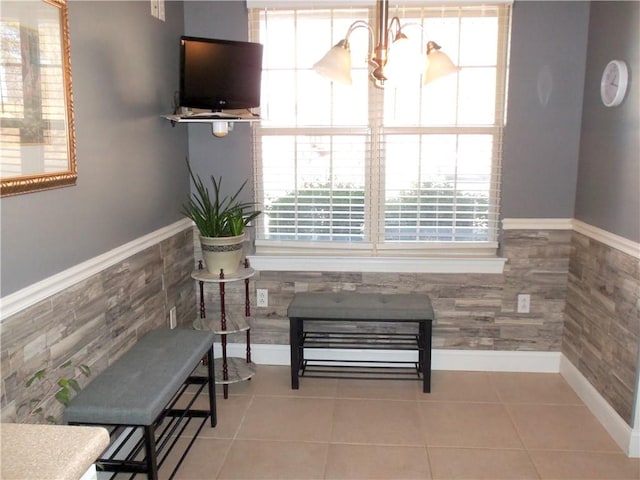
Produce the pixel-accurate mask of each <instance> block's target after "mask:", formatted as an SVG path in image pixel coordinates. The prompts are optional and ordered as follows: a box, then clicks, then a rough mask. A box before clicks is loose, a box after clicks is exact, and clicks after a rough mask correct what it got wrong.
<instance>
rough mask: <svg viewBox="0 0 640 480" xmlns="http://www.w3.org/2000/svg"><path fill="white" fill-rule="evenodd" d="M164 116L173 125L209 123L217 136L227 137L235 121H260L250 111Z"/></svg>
mask: <svg viewBox="0 0 640 480" xmlns="http://www.w3.org/2000/svg"><path fill="white" fill-rule="evenodd" d="M163 117H164V118H166V119H167V120H169V121H171V125H172V126H174V127H175V126H176V123H208V124H210V125H211V129H212V133H213V135H214V136H215V137H226V136H227V134H228V133H229V132H230V131H231V130H233V124H234V123H252V122H259V121H260V120H261V119H260V117H259V116H255V115H253V114H252V113H249V112H245V111H242V112H239V113H237V112H234V111H229V112H222V113H212V112H209V113H194V114H186V115H177V114H176V115H163Z"/></svg>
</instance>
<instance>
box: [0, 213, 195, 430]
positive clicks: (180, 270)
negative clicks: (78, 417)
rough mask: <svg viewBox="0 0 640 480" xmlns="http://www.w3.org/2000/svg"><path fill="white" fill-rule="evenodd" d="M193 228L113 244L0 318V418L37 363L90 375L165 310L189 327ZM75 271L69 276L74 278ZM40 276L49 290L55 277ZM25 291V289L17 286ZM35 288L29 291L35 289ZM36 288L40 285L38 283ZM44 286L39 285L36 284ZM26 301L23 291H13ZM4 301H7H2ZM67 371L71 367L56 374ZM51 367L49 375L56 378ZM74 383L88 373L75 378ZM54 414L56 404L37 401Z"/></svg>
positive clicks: (11, 411)
mask: <svg viewBox="0 0 640 480" xmlns="http://www.w3.org/2000/svg"><path fill="white" fill-rule="evenodd" d="M192 236H193V230H192V228H191V224H190V222H184V221H180V222H177V223H176V224H174V225H171V226H169V227H167V228H165V229H161V230H159V231H157V232H154V233H152V234H150V235H147V236H146V237H143V238H141V239H138V240H136V241H134V242H132V243H131V244H128V245H125V246H124V247H122V248H120V249H116V250H114V251H113V252H108V253H107V254H105V255H103V256H101V257H100V258H99V259H93V260H91V261H89V262H87V265H85V264H83V265H82V266H81V268H76V269H75V270H77V271H81V272H87V271H89V272H91V274H90V275H87V274H83V273H81V274H78V273H77V272H75V273H74V274H69V275H67V276H66V277H68V278H71V280H68V279H67V283H68V285H67V286H66V287H65V288H63V289H62V290H60V291H57V292H56V293H54V294H52V295H50V296H46V297H42V295H39V297H42V298H38V299H37V301H36V303H33V304H30V305H29V306H27V307H25V308H22V309H20V310H19V311H16V312H15V313H13V314H9V315H7V316H6V317H5V316H4V315H5V313H6V311H7V306H8V305H7V304H8V303H9V302H7V298H6V297H5V298H3V299H2V300H3V318H2V322H1V323H0V335H1V340H2V343H1V357H0V360H1V363H2V387H1V388H2V395H1V399H0V402H1V403H0V408H1V409H2V422H14V421H15V417H16V412H15V409H16V407H17V406H18V405H20V404H21V403H22V402H24V401H28V400H29V399H31V398H34V397H35V396H37V395H36V393H37V391H36V390H33V391H32V388H33V387H32V388H30V389H25V388H24V382H25V380H26V379H27V378H29V377H30V376H31V375H32V374H33V373H34V372H36V371H37V370H39V369H42V368H47V369H50V370H53V369H56V368H57V367H58V366H60V365H62V364H63V363H65V362H66V361H67V360H72V362H73V364H74V365H78V364H87V365H89V367H90V368H91V370H92V377H93V376H95V375H97V374H99V373H100V372H101V371H102V370H104V369H105V368H106V367H107V365H109V364H111V363H113V362H114V361H115V360H116V359H117V358H119V357H120V356H121V355H122V354H124V353H125V352H126V351H127V350H128V349H129V348H131V347H132V346H133V345H134V344H135V343H136V342H137V341H138V339H139V338H140V337H141V336H142V335H144V334H145V333H146V332H147V331H149V330H151V329H154V328H158V327H162V326H166V325H168V318H169V310H170V309H171V308H172V307H174V306H175V307H176V313H177V319H178V324H179V325H187V324H188V325H190V324H191V321H192V319H193V318H195V315H196V301H195V295H194V293H195V292H194V287H193V281H192V280H191V278H190V273H191V270H192V269H193V238H192ZM76 277H80V278H81V279H80V280H79V281H75V282H74V280H73V279H74V278H75V279H76V280H77V278H76ZM55 280H58V279H54V278H51V279H47V281H45V283H48V284H50V285H52V287H50V288H56V287H55V284H57V283H60V282H57V281H55ZM25 290H26V289H25ZM36 290H37V289H36ZM40 290H43V289H40ZM44 290H46V288H45V289H44ZM9 297H21V301H22V302H26V303H28V304H29V303H31V301H30V300H31V299H30V298H29V295H26V294H25V293H24V292H18V294H17V295H12V296H9ZM9 300H11V299H9ZM63 374H64V375H65V376H69V375H73V371H72V369H71V368H69V369H67V371H65V372H63ZM57 378H58V376H57V372H56V373H55V374H54V373H53V372H52V375H51V379H52V380H55V379H57ZM78 380H79V382H80V384H81V385H85V384H86V383H88V382H90V381H91V377H89V378H85V377H81V378H79V379H78ZM45 410H46V411H47V413H50V414H52V415H54V416H57V415H58V414H59V413H61V411H62V407H61V405H60V404H59V403H58V402H57V401H55V400H53V401H52V402H51V403H50V405H46V406H45Z"/></svg>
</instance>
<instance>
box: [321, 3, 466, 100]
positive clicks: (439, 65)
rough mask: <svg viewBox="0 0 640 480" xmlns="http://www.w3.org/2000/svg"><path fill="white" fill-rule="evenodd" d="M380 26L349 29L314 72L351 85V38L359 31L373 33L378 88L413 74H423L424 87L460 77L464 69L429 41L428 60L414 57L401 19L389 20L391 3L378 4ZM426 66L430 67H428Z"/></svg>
mask: <svg viewBox="0 0 640 480" xmlns="http://www.w3.org/2000/svg"><path fill="white" fill-rule="evenodd" d="M376 5H377V15H376V22H377V25H376V26H375V29H374V28H373V27H371V25H369V23H367V22H365V21H364V20H357V21H355V22H353V23H352V24H351V25H350V26H349V30H348V31H347V34H346V35H345V38H344V39H343V40H340V41H339V42H338V43H337V44H336V45H335V46H334V47H332V48H331V50H329V51H328V52H327V53H326V54H325V55H324V57H322V59H320V60H319V61H318V62H316V63H315V64H314V66H313V69H314V70H315V71H316V72H318V73H319V74H320V75H322V76H323V77H325V78H327V79H329V80H332V81H337V82H340V83H344V84H347V85H351V83H352V81H351V51H350V50H349V37H350V36H351V34H352V33H353V31H354V30H355V29H357V28H360V27H362V28H367V30H368V31H369V64H370V65H371V66H372V68H373V71H372V72H371V79H372V80H373V82H374V83H375V85H376V86H378V87H384V84H385V82H386V81H387V80H390V79H399V78H401V77H404V76H406V75H411V74H412V73H413V72H422V73H423V75H424V78H423V83H425V84H426V83H429V82H431V81H433V80H435V79H437V78H440V77H443V76H445V75H449V74H452V73H457V72H458V71H460V68H459V67H457V66H456V65H454V63H453V62H452V61H451V59H450V58H449V57H448V56H447V54H445V53H444V52H442V51H441V50H440V46H439V45H438V44H437V43H435V42H433V41H429V42H428V43H427V55H426V58H425V57H424V56H422V57H421V58H419V57H418V56H416V55H413V53H412V52H411V48H410V47H409V45H408V44H409V40H408V38H407V36H406V35H405V34H404V33H403V32H402V26H401V25H400V19H399V18H398V17H393V18H392V19H391V21H389V20H388V18H389V0H377V4H376ZM425 64H426V67H425Z"/></svg>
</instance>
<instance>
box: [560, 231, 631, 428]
mask: <svg viewBox="0 0 640 480" xmlns="http://www.w3.org/2000/svg"><path fill="white" fill-rule="evenodd" d="M572 245H573V249H574V252H573V255H572V258H571V264H570V268H569V286H568V294H567V305H566V316H565V329H564V336H563V342H562V353H564V355H565V356H566V357H567V358H568V359H569V360H570V361H571V363H572V364H573V365H575V366H576V367H577V368H578V370H579V371H580V373H582V375H584V377H585V378H586V379H587V380H588V381H589V382H590V383H591V384H592V385H593V386H594V387H595V388H596V390H597V391H598V392H599V393H600V395H602V396H603V397H604V398H605V400H606V401H607V402H608V403H609V404H610V405H611V406H612V407H613V408H614V409H615V411H616V412H617V413H618V414H619V415H620V416H621V417H622V418H623V419H624V420H625V421H626V422H627V423H628V424H629V425H632V421H633V410H634V393H635V389H636V388H637V385H636V382H637V379H638V358H639V356H638V354H639V349H640V260H639V259H638V257H637V256H636V257H634V256H632V255H629V254H627V253H624V252H622V251H620V250H618V249H615V248H612V247H610V246H608V245H606V244H605V243H602V242H600V241H598V240H596V239H593V238H590V237H588V236H586V235H584V234H582V233H579V232H574V234H573V237H572ZM636 415H640V412H636Z"/></svg>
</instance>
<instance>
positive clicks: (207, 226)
mask: <svg viewBox="0 0 640 480" xmlns="http://www.w3.org/2000/svg"><path fill="white" fill-rule="evenodd" d="M187 167H188V168H189V175H190V176H191V179H192V180H193V184H194V185H195V187H196V192H195V193H193V194H192V195H191V197H190V198H189V202H188V203H186V204H184V205H183V206H182V213H183V215H184V216H186V217H187V218H190V219H191V220H193V222H194V223H195V224H196V226H197V227H198V230H199V231H200V235H202V236H203V237H235V236H237V235H242V234H243V233H244V227H246V226H247V225H248V224H249V223H250V222H251V221H252V220H253V219H255V218H256V217H257V216H258V215H260V214H261V213H262V212H261V211H258V210H254V209H253V207H254V204H253V203H249V202H240V201H238V196H239V195H240V193H241V192H242V190H243V189H244V187H245V185H246V184H247V181H246V180H245V181H244V182H243V183H242V185H241V186H240V188H239V189H238V190H237V191H236V192H235V193H234V194H233V195H231V196H225V197H222V196H221V190H222V177H221V178H219V179H217V180H216V178H215V177H214V176H213V175H212V176H211V183H212V184H213V195H212V194H211V193H210V192H209V189H208V188H207V187H206V186H205V184H204V182H203V181H202V179H201V178H200V176H199V175H195V174H194V173H193V170H192V169H191V165H190V164H189V160H188V159H187Z"/></svg>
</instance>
